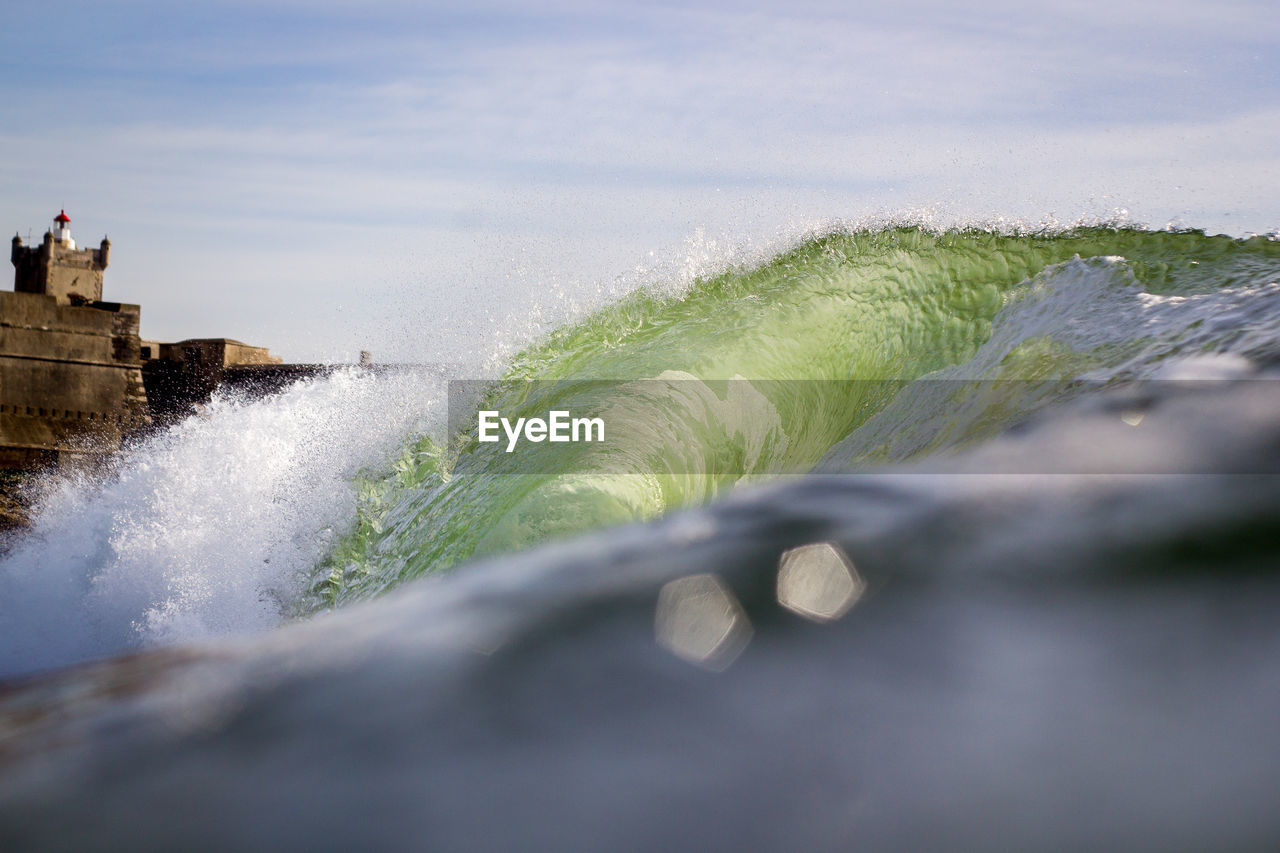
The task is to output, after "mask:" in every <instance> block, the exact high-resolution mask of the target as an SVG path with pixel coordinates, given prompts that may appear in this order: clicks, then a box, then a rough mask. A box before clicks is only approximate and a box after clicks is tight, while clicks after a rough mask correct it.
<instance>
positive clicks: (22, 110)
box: [0, 0, 1280, 361]
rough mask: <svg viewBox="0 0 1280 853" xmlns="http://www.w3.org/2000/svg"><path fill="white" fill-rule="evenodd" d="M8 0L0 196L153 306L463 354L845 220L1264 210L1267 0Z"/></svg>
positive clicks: (1274, 122)
mask: <svg viewBox="0 0 1280 853" xmlns="http://www.w3.org/2000/svg"><path fill="white" fill-rule="evenodd" d="M1045 5H1047V4H1028V3H1025V2H1019V3H1014V2H988V3H971V4H956V3H951V2H936V0H907V2H895V3H892V4H889V3H883V2H876V3H859V2H844V3H824V2H807V1H806V0H788V2H774V3H759V2H751V0H745V2H734V3H728V2H701V1H700V0H692V2H681V3H630V4H609V3H602V2H590V3H585V2H583V3H580V2H554V0H553V2H543V3H539V4H536V6H535V4H527V3H515V2H504V0H494V2H485V0H481V2H467V3H456V4H449V3H420V2H401V0H384V2H378V3H371V2H345V0H308V2H294V0H255V2H244V3H241V2H221V3H202V2H182V3H174V2H172V0H169V2H163V3H160V2H150V0H138V2H129V0H125V2H109V0H98V2H92V3H88V2H86V3H79V2H62V3H53V4H49V3H34V2H20V0H11V2H9V3H7V4H6V13H5V16H4V26H3V28H0V79H2V80H3V82H4V84H5V86H4V89H5V93H4V97H3V99H0V227H4V228H8V229H9V231H10V233H17V234H20V235H21V236H23V237H24V239H25V238H26V237H27V236H28V235H30V237H31V238H32V239H33V240H39V239H40V237H41V235H42V234H43V232H44V231H45V229H46V228H47V227H48V225H49V223H50V221H51V219H52V217H53V216H54V215H56V214H57V213H58V211H59V210H60V209H62V208H65V209H66V210H67V213H68V214H69V215H70V216H71V217H72V223H71V228H72V233H73V234H74V236H75V237H76V239H77V241H78V242H79V243H81V244H82V245H83V244H86V243H89V244H94V245H96V244H97V242H98V241H99V240H100V239H101V238H102V237H103V236H104V235H109V236H110V238H111V242H112V256H111V266H110V267H109V269H108V270H107V277H106V289H105V298H107V299H110V300H115V301H122V302H136V303H140V304H141V305H142V334H143V336H144V337H146V338H151V339H160V340H178V339H181V338H187V337H224V336H225V337H232V338H237V339H240V340H243V341H245V342H248V343H251V344H257V345H262V346H270V347H271V349H272V351H273V352H276V353H277V354H280V355H282V356H284V357H285V358H286V359H287V360H291V361H349V360H354V359H355V358H356V357H357V356H358V353H359V351H360V350H362V349H367V350H371V351H372V352H373V353H374V356H375V358H376V359H378V360H388V361H390V360H407V361H438V360H445V361H468V360H471V359H472V358H473V357H474V356H475V355H476V353H478V352H480V351H481V350H488V349H492V348H493V347H494V346H498V345H500V344H501V343H502V342H503V341H504V339H511V340H515V339H517V338H519V336H520V335H521V334H523V333H525V332H526V331H527V330H528V329H530V328H533V327H534V326H536V324H537V323H539V322H546V321H548V320H551V321H554V319H555V318H556V317H558V316H563V315H564V313H565V312H568V311H572V310H575V309H577V308H580V307H581V306H582V305H589V304H591V303H592V301H593V300H596V299H599V298H601V294H608V293H611V292H615V291H616V290H618V289H620V288H625V287H628V286H632V285H634V284H637V283H649V282H653V281H660V280H663V279H674V278H680V277H681V276H684V277H687V276H689V275H696V274H699V273H701V272H707V271H711V270H713V269H714V268H715V266H716V265H717V264H721V263H724V262H725V261H726V259H732V258H735V257H742V256H743V253H744V252H745V253H747V254H749V253H750V252H751V251H763V250H767V249H768V247H770V246H774V245H780V244H781V243H785V241H786V240H788V239H791V238H793V237H794V235H796V234H799V233H803V232H804V231H806V230H808V229H812V228H819V227H822V226H823V225H824V223H830V222H833V221H843V222H860V221H865V220H871V219H875V218H877V217H901V216H911V217H918V218H922V219H926V220H929V221H933V222H938V223H942V224H946V223H951V222H960V223H965V222H991V223H1001V222H1003V223H1006V224H1007V223H1021V224H1024V225H1031V226H1035V225H1038V224H1044V223H1054V222H1061V223H1066V222H1073V221H1076V220H1079V219H1090V218H1102V219H1110V218H1113V217H1116V216H1120V217H1124V218H1127V219H1129V220H1132V221H1134V222H1138V223H1143V224H1146V225H1148V226H1151V227H1165V226H1167V225H1170V224H1172V225H1175V226H1187V227H1198V228H1204V229H1205V230H1207V231H1209V232H1211V233H1229V234H1235V235H1244V234H1249V233H1268V232H1272V231H1274V230H1275V229H1277V228H1280V192H1277V191H1278V190H1280V21H1278V20H1277V17H1276V16H1275V15H1274V10H1273V9H1272V8H1271V7H1270V5H1269V4H1263V3H1261V2H1215V3H1207V2H1200V3H1187V2H1165V3H1152V2H1142V3H1139V2H1127V0H1112V2H1072V0H1060V2H1056V3H1054V4H1052V8H1045Z"/></svg>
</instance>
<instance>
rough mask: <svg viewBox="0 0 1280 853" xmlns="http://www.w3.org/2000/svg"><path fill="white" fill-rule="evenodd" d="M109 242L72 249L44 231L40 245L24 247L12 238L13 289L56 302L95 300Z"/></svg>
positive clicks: (105, 262)
mask: <svg viewBox="0 0 1280 853" xmlns="http://www.w3.org/2000/svg"><path fill="white" fill-rule="evenodd" d="M110 250H111V243H110V242H109V241H107V240H103V241H102V245H101V246H100V247H99V248H97V249H73V248H71V245H70V244H63V243H59V242H57V241H56V240H54V239H53V235H52V234H45V237H44V242H43V243H41V244H40V245H39V246H32V247H30V248H27V247H25V246H23V245H22V240H21V239H19V238H17V237H14V238H13V251H12V252H11V254H10V258H11V260H12V261H13V265H14V268H15V273H16V274H15V276H14V290H15V291H17V292H19V293H42V294H47V295H49V296H52V297H54V298H55V299H57V300H58V301H59V302H62V303H68V302H77V303H84V302H96V301H98V300H100V299H102V280H103V274H104V271H105V270H106V268H107V262H108V259H109V253H110Z"/></svg>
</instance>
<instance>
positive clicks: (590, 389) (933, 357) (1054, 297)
mask: <svg viewBox="0 0 1280 853" xmlns="http://www.w3.org/2000/svg"><path fill="white" fill-rule="evenodd" d="M1278 281H1280V243H1277V242H1276V241H1274V240H1272V239H1269V238H1263V237H1254V238H1249V239H1233V238H1229V237H1210V236H1206V235H1205V234H1203V233H1201V232H1198V231H1177V232H1174V231H1165V232H1151V231H1144V230H1138V229H1127V228H1111V227H1092V228H1080V229H1075V230H1070V231H1063V232H1060V233H1034V234H1001V233H993V232H990V231H981V230H966V231H950V232H941V233H938V232H931V231H928V230H926V229H923V228H918V227H896V228H885V229H880V230H872V231H855V232H850V233H844V232H841V233H832V234H827V235H823V236H820V237H816V238H813V239H810V240H807V241H805V242H804V243H802V244H801V245H799V246H796V247H795V248H793V249H791V250H789V251H787V252H784V253H782V254H780V255H779V256H777V257H776V258H774V259H773V260H771V261H769V262H768V263H765V264H763V265H760V266H757V267H755V268H751V269H735V270H731V271H728V272H725V273H723V274H721V275H719V276H716V277H713V278H710V279H706V280H702V281H699V282H696V283H695V284H694V285H693V286H692V287H691V288H690V289H688V290H687V291H685V292H682V293H679V294H678V295H673V294H670V293H667V292H661V291H657V292H655V291H653V290H643V291H639V292H636V293H634V294H631V295H630V296H628V297H626V298H624V299H622V300H621V301H619V302H618V303H616V304H613V305H611V306H609V307H607V308H605V309H603V310H601V311H599V312H597V313H596V314H594V315H592V316H590V317H588V318H586V319H585V320H583V321H581V322H578V323H575V324H572V325H569V326H567V327H565V328H562V329H560V330H558V331H556V332H554V333H553V334H551V335H550V336H549V337H548V338H547V339H546V340H544V341H542V342H541V343H539V344H538V345H536V346H533V347H530V348H528V349H527V350H525V351H524V352H522V353H520V354H519V355H518V356H516V357H515V358H514V359H513V360H512V362H511V364H510V367H509V369H508V370H507V372H506V374H505V376H504V377H503V379H502V380H501V381H499V382H497V383H494V384H492V385H488V386H486V387H485V388H484V389H483V390H482V391H481V392H479V393H478V396H479V397H480V398H481V400H483V402H484V405H485V407H486V408H489V409H496V410H499V411H502V412H512V413H514V414H516V415H521V414H529V415H533V414H537V413H541V414H545V413H546V412H547V411H548V410H549V409H550V408H560V409H565V410H570V411H573V412H574V413H575V414H577V413H580V412H583V413H595V414H603V415H605V416H606V417H605V420H606V421H608V422H610V423H613V424H614V425H615V426H616V430H615V432H614V437H613V438H612V439H611V440H610V442H609V443H608V445H609V446H608V447H599V448H592V447H587V446H582V445H574V446H563V445H561V446H552V445H549V444H548V445H540V446H538V447H536V448H535V449H532V450H530V451H528V452H522V453H519V454H508V453H505V452H504V449H503V448H502V447H501V446H500V445H494V444H481V443H478V442H476V441H474V440H466V438H465V436H466V435H471V436H472V439H473V438H474V423H472V422H470V421H468V420H467V418H466V417H463V418H461V419H459V418H457V417H456V413H455V417H454V422H455V426H461V429H459V430H457V431H456V432H454V433H452V434H451V436H450V437H449V438H448V439H446V438H442V437H441V436H439V435H436V436H431V437H426V438H422V439H420V440H418V441H415V442H412V443H410V444H409V445H408V446H407V447H406V448H405V449H404V450H403V451H402V453H401V454H400V455H399V457H398V460H397V462H396V466H395V470H394V471H393V473H391V474H390V475H388V476H384V477H379V478H368V479H366V480H364V481H363V483H362V494H363V498H364V499H363V501H362V503H361V506H360V508H359V512H358V520H357V524H356V527H355V529H354V530H353V532H352V533H351V534H350V535H348V536H347V537H346V538H345V539H344V540H343V541H342V542H341V543H339V545H338V547H337V548H336V549H335V550H334V551H333V552H332V553H331V554H330V556H329V558H328V559H327V560H326V561H325V562H324V563H323V564H322V566H321V569H320V571H319V572H318V573H317V575H316V576H315V578H314V579H313V581H312V583H311V585H310V587H309V591H308V596H307V599H306V601H305V603H304V605H303V607H304V609H306V608H310V609H317V608H322V607H326V606H331V605H334V604H341V603H344V602H347V601H350V600H355V599H361V598H367V597H370V596H373V595H376V594H378V593H380V592H381V591H383V590H385V589H387V588H390V587H392V586H395V585H397V584H399V583H401V582H403V581H404V580H407V579H409V578H413V577H417V576H420V575H424V574H429V573H433V572H439V571H442V570H444V569H447V568H449V567H451V566H454V565H456V564H458V563H459V562H462V561H464V560H466V559H469V558H471V557H473V556H475V555H477V554H486V553H494V552H499V551H509V550H515V549H520V548H524V547H528V546H530V545H533V544H536V543H539V542H543V541H547V540H550V539H556V538H561V537H565V536H569V535H572V534H575V533H578V532H580V531H583V530H587V529H591V528H594V527H599V526H602V525H607V524H617V523H622V522H627V521H635V520H644V519H649V518H653V517H655V516H658V515H660V514H662V513H664V512H667V511H668V510H670V509H672V508H674V507H677V506H685V505H691V504H701V503H706V502H708V501H710V500H713V499H715V498H716V497H717V496H719V495H721V494H723V493H724V492H725V491H726V490H728V489H731V488H734V487H737V486H740V485H741V484H743V483H746V482H758V481H761V480H767V479H770V478H775V477H779V476H786V475H791V474H796V473H802V472H805V471H809V470H812V469H814V468H815V467H816V468H818V469H819V470H823V471H856V470H862V469H865V468H866V467H867V466H869V465H873V464H885V463H902V462H912V461H918V460H920V459H921V458H925V457H928V456H930V455H931V454H938V453H944V452H947V451H950V450H954V449H956V448H959V447H964V446H967V445H970V444H972V443H974V442H977V441H981V440H983V439H985V438H989V437H990V436H992V435H995V434H998V433H999V432H1001V431H1002V430H1004V429H1007V428H1008V427H1010V426H1011V425H1013V424H1015V423H1017V422H1018V421H1020V420H1021V419H1024V418H1026V417H1027V416H1028V415H1029V414H1030V413H1032V412H1034V411H1035V410H1036V409H1038V408H1040V407H1043V406H1045V405H1048V404H1050V403H1053V402H1057V401H1061V400H1063V399H1065V398H1066V397H1069V396H1072V395H1074V394H1078V393H1080V392H1081V391H1082V390H1085V389H1087V388H1089V387H1098V386H1099V385H1105V384H1107V383H1116V382H1122V381H1130V380H1138V379H1146V378H1152V377H1161V376H1165V377H1169V376H1175V375H1187V371H1191V370H1192V369H1193V368H1192V367H1190V366H1189V365H1194V364H1199V365H1201V367H1200V368H1199V369H1200V370H1206V369H1209V368H1206V367H1204V365H1205V364H1207V363H1208V361H1212V362H1213V364H1214V365H1215V367H1214V368H1212V370H1211V371H1210V372H1211V373H1212V372H1214V371H1216V372H1217V373H1223V372H1224V371H1225V373H1227V374H1231V375H1242V374H1247V373H1249V372H1250V371H1251V370H1252V369H1253V367H1254V366H1256V365H1259V364H1267V363H1270V362H1272V361H1274V360H1276V358H1277V348H1276V347H1277V345H1276V343H1275V342H1276V341H1277V340H1278V339H1280V334H1278V333H1280V284H1278V283H1277V282H1278ZM1173 364H1177V365H1182V366H1181V367H1179V368H1178V369H1177V370H1178V371H1182V372H1181V373H1178V372H1177V371H1174V372H1171V367H1170V365H1173ZM1215 375H1216V374H1215ZM1068 380H1083V382H1081V381H1068ZM993 381H997V382H1002V383H1004V384H1003V385H1002V386H1001V388H1002V389H1003V390H1002V392H1001V393H999V394H992V393H990V385H989V384H983V383H990V382H993ZM472 396H476V394H475V393H473V394H472ZM468 411H469V412H470V414H471V416H472V417H474V408H472V409H470V410H468ZM460 435H461V436H464V438H463V439H462V440H459V436H460Z"/></svg>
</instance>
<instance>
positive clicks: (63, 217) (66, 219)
mask: <svg viewBox="0 0 1280 853" xmlns="http://www.w3.org/2000/svg"><path fill="white" fill-rule="evenodd" d="M53 221H54V222H62V223H67V222H70V221H71V217H70V216H67V212H66V211H65V210H64V211H62V212H61V213H59V214H58V215H57V216H55V217H54V218H53Z"/></svg>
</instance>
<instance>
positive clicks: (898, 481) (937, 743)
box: [0, 381, 1280, 851]
mask: <svg viewBox="0 0 1280 853" xmlns="http://www.w3.org/2000/svg"><path fill="white" fill-rule="evenodd" d="M1276 387H1277V386H1276V383H1274V382H1272V381H1238V382H1217V383H1210V384H1207V385H1206V384H1200V385H1197V386H1195V387H1193V388H1187V389H1181V390H1178V389H1171V390H1169V391H1168V393H1165V394H1163V395H1161V396H1157V397H1150V396H1148V397H1145V398H1143V399H1135V398H1132V397H1126V396H1125V395H1124V393H1123V392H1116V393H1104V394H1100V395H1096V396H1094V397H1090V398H1088V399H1086V400H1078V401H1076V402H1075V403H1072V404H1068V405H1066V406H1060V407H1058V408H1057V409H1055V410H1053V411H1051V412H1048V413H1045V414H1042V415H1041V416H1040V417H1038V418H1037V419H1036V420H1034V421H1033V422H1032V423H1030V424H1028V425H1026V426H1024V427H1022V428H1020V429H1018V430H1015V431H1014V432H1012V433H1010V434H1007V435H1005V436H1004V437H1002V438H999V439H996V440H995V441H992V442H990V443H988V444H986V445H984V446H983V447H982V448H980V449H978V450H976V451H972V452H969V453H966V454H963V455H960V456H957V457H954V458H952V459H950V460H947V461H944V462H941V463H933V464H931V465H930V467H929V469H928V470H927V471H923V470H918V469H910V468H908V469H897V470H894V471H890V472H887V473H881V474H869V475H849V474H834V473H833V474H818V475H810V476H807V477H803V478H797V479H795V480H793V481H789V482H785V483H780V484H776V485H773V486H768V487H762V488H757V489H754V490H744V491H742V492H740V493H738V494H735V495H733V496H731V497H730V498H729V499H727V500H724V501H722V502H720V503H717V504H715V505H712V506H711V507H709V508H703V509H694V510H687V511H683V512H679V513H675V514H673V515H671V516H669V517H667V518H665V519H663V520H660V521H657V522H653V523H649V524H642V525H633V526H628V527H624V528H619V529H613V530H609V531H606V532H602V533H597V534H593V535H590V536H586V537H583V538H581V539H577V540H575V541H572V542H569V543H567V544H560V545H555V546H551V547H545V548H540V549H536V550H532V551H528V552H525V553H521V554H516V555H507V556H504V557H500V558H496V559H493V560H490V561H488V562H483V563H477V564H473V565H470V566H467V567H464V568H463V569H460V570H458V571H456V572H454V573H453V574H450V575H446V576H442V577H436V578H432V579H429V580H425V581H420V582H416V583H410V584H406V585H404V586H403V587H401V588H399V589H397V590H394V591H393V592H391V593H390V594H388V595H386V596H384V597H382V598H380V599H377V600H375V601H373V602H369V603H365V604H358V605H354V606H351V607H348V608H344V609H342V610H339V611H337V612H334V613H331V614H325V615H322V616H319V617H316V618H313V619H311V620H309V621H305V622H301V623H296V624H293V625H290V626H286V627H284V628H281V629H279V630H276V631H273V632H270V633H268V634H265V635H262V636H259V637H256V638H249V639H242V640H236V641H227V642H221V643H217V644H207V645H201V646H188V647H179V648H173V649H168V650H162V651H157V652H152V653H142V654H137V655H133V656H130V657H125V658H119V659H115V660H109V661H105V662H101V663H97V664H89V665H83V666H79V667H75V668H71V669H66V670H62V671H58V672H54V673H51V674H46V675H44V676H36V677H30V678H27V679H21V680H14V681H10V682H7V683H5V684H4V685H3V686H0V774H2V775H0V849H4V850H54V849H74V850H119V849H129V850H226V849H238V850H272V851H279V850H353V849H359V850H403V849H413V848H421V849H486V850H510V849H547V850H564V849H611V850H630V849H635V850H652V849H672V848H675V849H705V848H715V849H726V848H734V847H741V848H746V849H774V850H795V849H840V850H848V849H860V850H866V849H871V850H912V849H929V848H940V847H946V848H948V849H969V850H1081V849H1097V848H1099V847H1105V848H1108V849H1126V850H1169V849H1196V850H1227V849H1233V850H1252V849H1276V847H1277V846H1278V845H1280V810H1278V809H1276V808H1275V804H1276V792H1277V791H1280V723H1278V722H1277V719H1278V718H1277V715H1276V708H1277V707H1278V706H1280V621H1278V620H1277V619H1276V616H1275V615H1276V613H1277V612H1280V559H1278V557H1280V542H1278V541H1277V538H1276V535H1275V531H1276V530H1277V529H1280V525H1278V524H1277V522H1278V521H1280V392H1278V391H1277V390H1276ZM1028 472H1031V473H1028Z"/></svg>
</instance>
